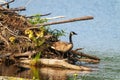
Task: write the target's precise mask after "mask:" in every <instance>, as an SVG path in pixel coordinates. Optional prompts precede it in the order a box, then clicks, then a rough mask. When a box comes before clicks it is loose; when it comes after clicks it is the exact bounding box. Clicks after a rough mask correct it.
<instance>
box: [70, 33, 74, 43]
mask: <svg viewBox="0 0 120 80" xmlns="http://www.w3.org/2000/svg"><path fill="white" fill-rule="evenodd" d="M69 41H70V43H71V44H73V42H72V35H71V34H70V35H69Z"/></svg>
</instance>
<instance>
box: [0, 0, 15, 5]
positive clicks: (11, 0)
mask: <svg viewBox="0 0 120 80" xmlns="http://www.w3.org/2000/svg"><path fill="white" fill-rule="evenodd" d="M14 1H15V0H10V1H9V2H6V3H4V4H0V6H5V5H8V4H10V3H12V2H14Z"/></svg>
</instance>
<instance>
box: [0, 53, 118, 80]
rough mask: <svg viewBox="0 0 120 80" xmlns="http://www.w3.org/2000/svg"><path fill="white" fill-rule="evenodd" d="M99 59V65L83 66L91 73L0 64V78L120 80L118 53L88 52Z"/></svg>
mask: <svg viewBox="0 0 120 80" xmlns="http://www.w3.org/2000/svg"><path fill="white" fill-rule="evenodd" d="M88 53H89V54H90V53H91V55H96V56H98V57H100V58H101V61H100V63H99V64H85V66H89V67H91V68H92V70H93V71H90V72H89V71H72V70H64V69H56V68H47V67H44V68H36V67H33V66H31V67H29V68H28V67H25V68H22V67H17V66H15V65H10V66H9V65H3V64H0V76H9V77H21V78H28V79H29V78H30V79H34V78H37V79H39V80H74V79H75V76H74V75H75V74H77V75H78V76H77V77H76V80H120V53H115V52H97V51H94V52H93V51H90V52H88Z"/></svg>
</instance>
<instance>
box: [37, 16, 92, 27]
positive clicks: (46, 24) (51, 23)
mask: <svg viewBox="0 0 120 80" xmlns="http://www.w3.org/2000/svg"><path fill="white" fill-rule="evenodd" d="M90 19H93V17H92V16H84V17H79V18H72V19H69V20H62V21H56V22H49V23H44V24H38V25H36V26H48V25H55V24H62V23H68V22H75V21H83V20H90Z"/></svg>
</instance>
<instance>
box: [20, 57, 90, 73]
mask: <svg viewBox="0 0 120 80" xmlns="http://www.w3.org/2000/svg"><path fill="white" fill-rule="evenodd" d="M20 63H24V64H29V65H31V63H32V60H21V61H20ZM36 64H37V65H45V66H49V67H56V68H65V69H72V70H81V71H91V69H90V68H88V67H84V66H76V65H72V64H69V63H67V62H66V61H65V60H58V59H39V60H37V62H36Z"/></svg>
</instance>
